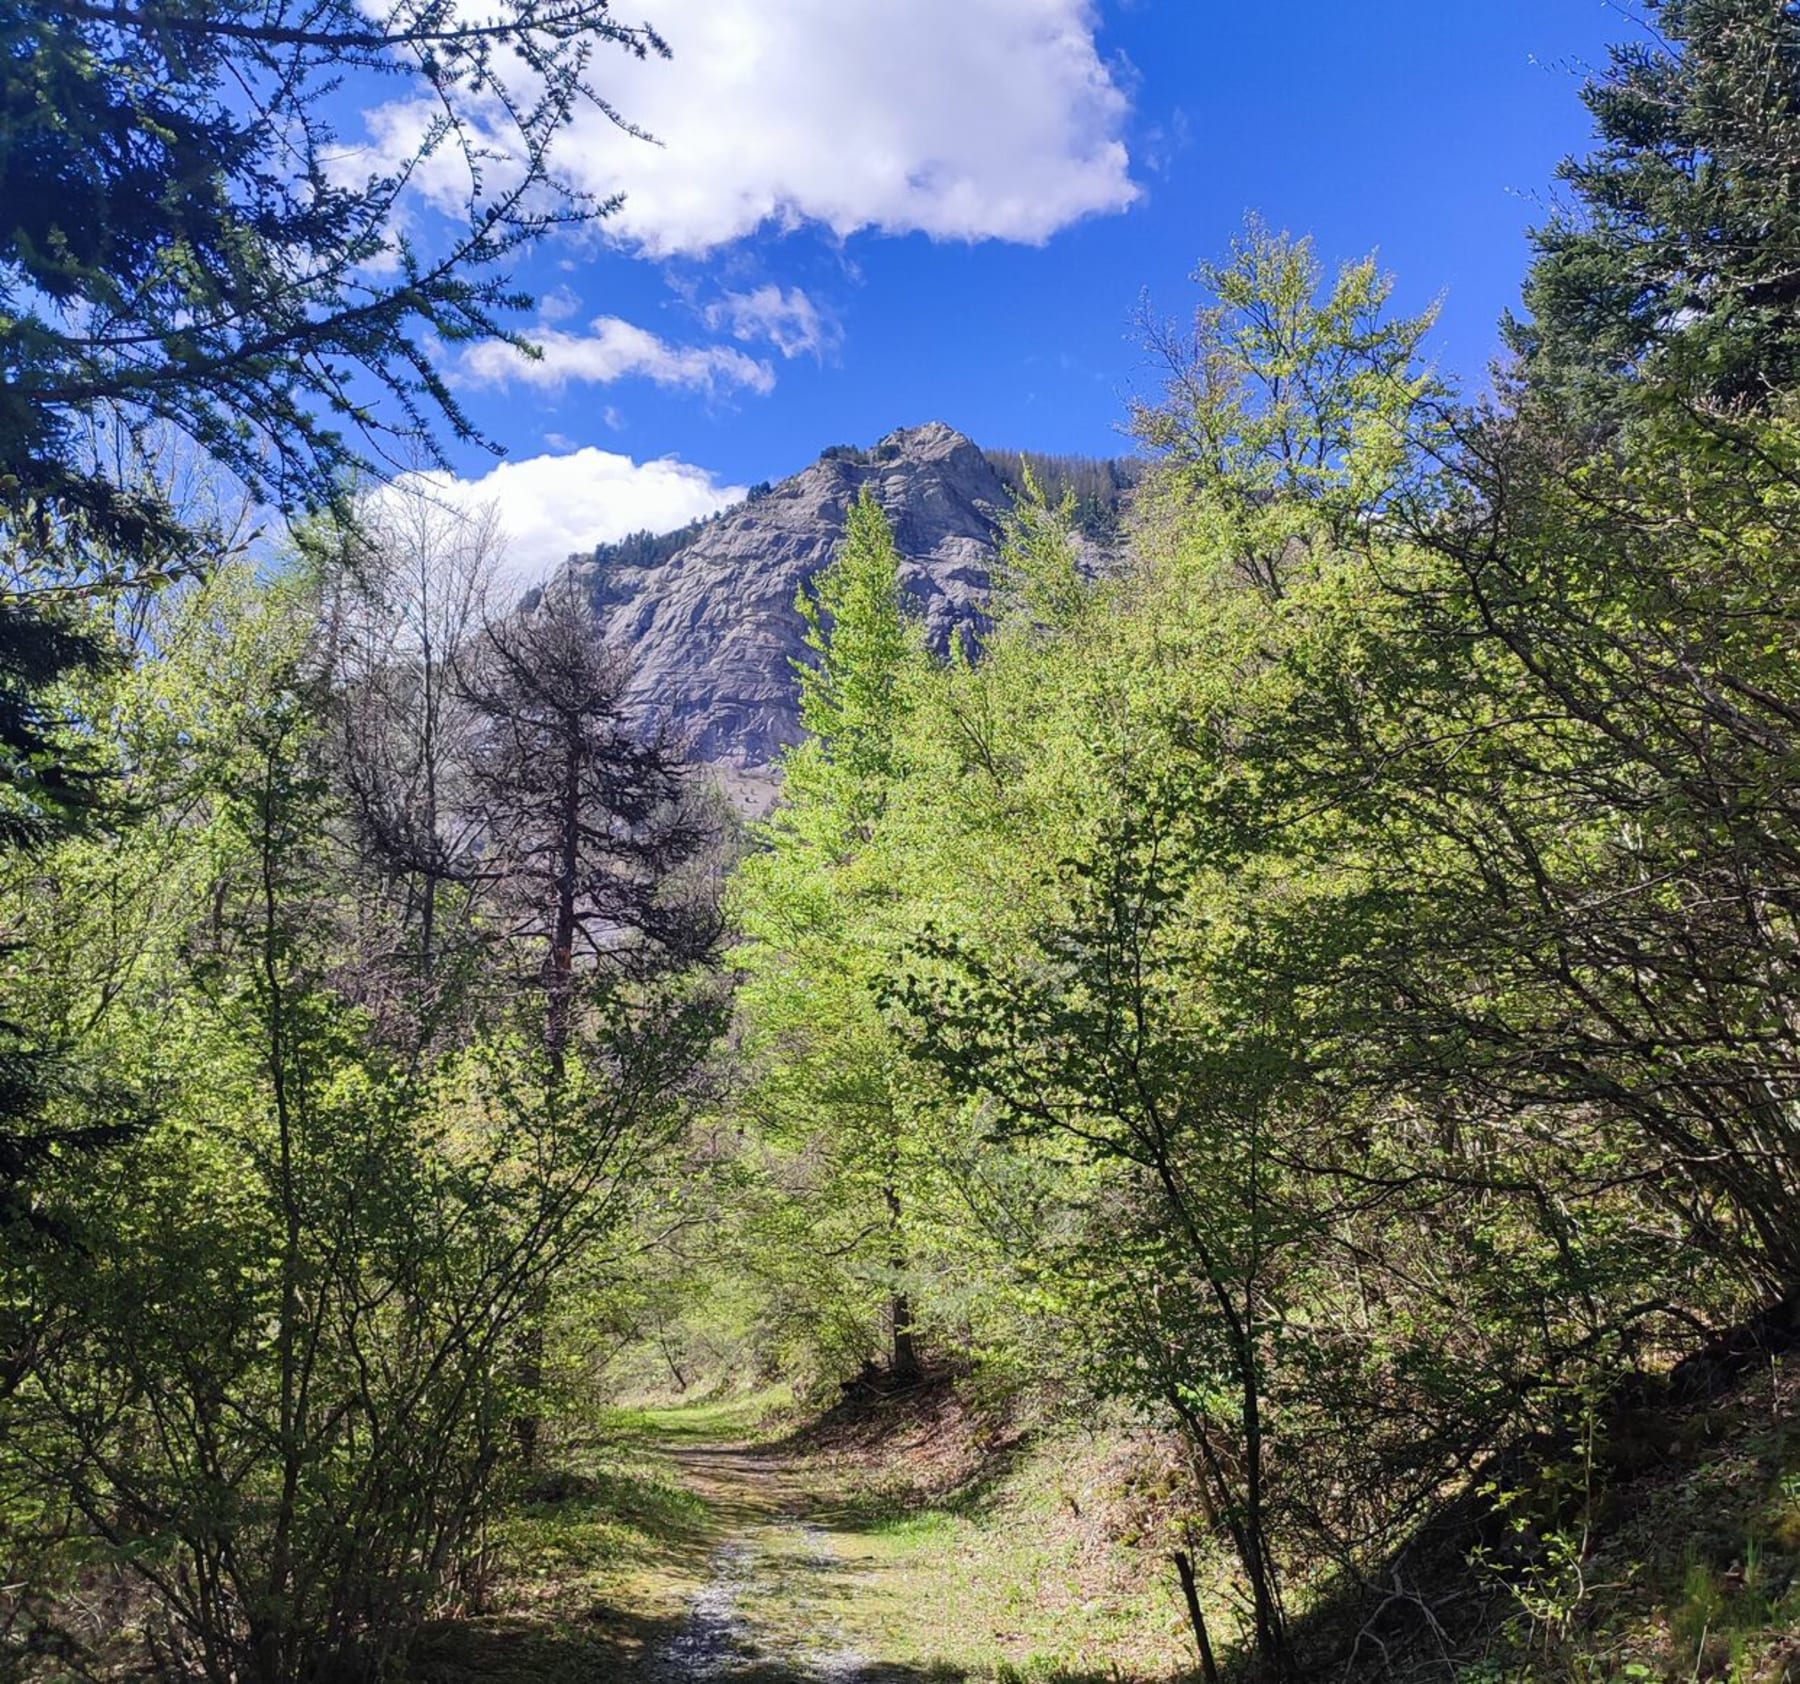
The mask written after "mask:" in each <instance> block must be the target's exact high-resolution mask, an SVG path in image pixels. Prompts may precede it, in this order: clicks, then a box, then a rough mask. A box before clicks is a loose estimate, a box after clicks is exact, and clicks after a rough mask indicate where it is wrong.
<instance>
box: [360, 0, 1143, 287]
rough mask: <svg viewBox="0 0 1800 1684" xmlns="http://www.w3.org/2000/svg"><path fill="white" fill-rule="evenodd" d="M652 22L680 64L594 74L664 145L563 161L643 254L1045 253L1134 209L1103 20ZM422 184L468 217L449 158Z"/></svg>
mask: <svg viewBox="0 0 1800 1684" xmlns="http://www.w3.org/2000/svg"><path fill="white" fill-rule="evenodd" d="M646 9H647V10H648V11H649V12H650V13H651V15H652V21H653V22H654V23H655V25H656V27H657V29H658V30H659V31H660V32H661V33H662V34H663V35H664V37H665V38H666V39H667V40H668V42H669V44H670V46H671V47H672V48H673V50H674V57H673V59H672V60H668V61H665V60H660V59H649V60H645V61H641V62H640V61H635V60H630V59H626V58H624V57H623V56H610V57H609V56H607V55H604V54H603V55H601V57H600V58H599V59H597V60H596V62H595V64H594V66H593V67H592V70H591V72H590V74H591V75H592V76H593V78H594V79H595V81H596V84H597V85H598V86H599V88H600V90H601V91H602V92H603V93H604V94H605V95H606V96H607V97H608V98H609V99H610V100H611V101H612V102H613V104H614V105H615V106H617V107H618V109H619V110H620V111H621V112H622V113H623V114H624V115H625V116H626V117H628V118H629V119H630V120H631V121H633V122H635V123H637V124H638V125H640V126H641V127H642V128H644V129H647V130H648V131H649V132H650V133H651V134H653V135H654V136H655V137H656V139H657V140H658V141H659V142H660V145H656V146H651V145H647V144H645V143H644V142H643V141H642V140H637V139H634V138H633V137H631V136H630V135H627V134H625V133H623V132H622V131H621V130H620V129H618V128H617V127H616V126H614V125H612V124H611V123H609V122H607V121H606V119H605V118H604V117H603V116H602V115H601V114H599V113H597V112H593V111H584V112H583V113H582V114H581V115H580V116H579V117H578V119H577V121H576V123H575V125H574V127H573V129H572V130H571V131H570V132H569V133H568V134H567V135H566V136H565V137H564V139H563V143H562V145H561V146H560V148H559V156H558V162H559V164H560V166H561V168H562V169H563V170H564V171H565V172H567V173H568V174H569V176H570V177H571V178H572V179H573V180H574V181H575V182H576V184H578V185H579V186H581V187H584V188H587V189H589V190H591V191H592V192H594V193H596V194H598V195H601V196H607V195H611V194H613V193H615V192H623V193H624V194H625V195H626V202H625V205H624V207H623V209H622V210H620V211H619V212H618V213H617V214H616V215H615V216H614V217H613V218H612V219H611V220H610V221H609V222H608V224H607V227H608V230H609V231H610V233H611V235H612V237H613V238H615V239H617V240H620V241H622V242H623V243H625V244H627V245H630V246H632V247H635V248H637V249H638V250H640V251H642V252H644V253H646V254H648V255H651V256H657V257H668V256H674V255H678V254H698V253H703V252H706V251H709V250H712V249H713V248H715V247H717V246H720V245H723V244H726V243H728V242H730V241H732V240H736V239H740V238H742V237H743V236H745V235H747V234H750V233H752V232H754V231H755V230H756V229H758V228H760V227H763V226H765V225H769V224H772V225H775V226H777V227H793V226H797V225H799V224H802V223H818V224H823V225H824V226H825V227H827V228H829V229H831V230H832V231H833V232H834V233H836V234H837V235H839V236H840V237H843V236H847V235H849V234H851V233H854V232H856V231H858V230H860V229H865V228H875V229H880V230H882V231H883V232H886V233H894V234H898V233H913V232H919V233H925V234H929V235H931V236H933V237H934V238H940V239H959V240H979V239H1003V240H1017V241H1025V242H1029V243H1038V242H1041V241H1043V240H1046V239H1048V238H1049V237H1050V236H1051V235H1052V234H1054V233H1056V232H1057V230H1058V229H1061V228H1064V227H1067V226H1068V225H1069V224H1070V223H1071V222H1075V221H1077V220H1079V219H1080V218H1082V217H1085V216H1090V215H1094V214H1096V213H1100V212H1108V211H1119V210H1123V209H1124V208H1125V207H1126V206H1127V205H1128V204H1130V203H1131V202H1132V200H1133V199H1134V198H1135V197H1136V196H1137V188H1136V187H1135V186H1134V185H1133V183H1132V181H1131V175H1130V160H1129V158H1128V156H1127V153H1126V149H1125V145H1124V143H1123V141H1122V140H1121V138H1120V133H1121V130H1122V129H1123V126H1124V123H1125V119H1126V117H1127V115H1128V112H1129V105H1130V100H1129V96H1128V94H1127V92H1126V91H1125V89H1124V88H1122V87H1121V86H1120V83H1119V80H1118V78H1117V77H1116V76H1115V74H1114V71H1113V69H1112V67H1109V66H1108V65H1107V64H1106V63H1105V62H1104V61H1103V60H1102V59H1101V57H1100V55H1099V51H1098V49H1097V46H1096V43H1095V38H1094V25H1095V19H1094V4H1093V0H911V3H910V4H908V5H907V6H905V7H903V8H894V7H889V6H874V5H869V4H865V3H863V0H655V3H654V4H651V3H650V0H646ZM430 114H431V107H430V105H429V104H428V103H427V102H424V101H419V102H411V103H401V104H396V105H390V106H386V107H382V108H378V109H377V110H376V111H374V112H372V113H371V115H370V129H371V134H372V135H373V136H374V137H375V139H376V142H377V144H378V146H380V147H381V148H382V149H383V150H389V151H391V150H392V149H394V148H401V149H405V148H406V147H407V146H408V144H409V142H416V140H417V138H418V137H420V136H422V135H423V134H424V133H425V132H426V125H427V124H428V122H429V120H430ZM490 173H492V172H491V171H490ZM419 179H420V180H421V182H422V184H423V185H424V186H425V188H426V190H427V191H428V192H430V193H431V194H432V195H433V196H435V197H436V198H437V199H438V200H439V201H440V203H441V204H442V205H443V206H444V208H446V209H453V208H459V209H466V203H467V195H468V180H467V176H466V175H459V171H458V170H457V168H455V167H454V165H453V160H452V159H451V158H450V155H449V152H448V149H446V150H445V151H442V152H440V153H439V154H438V156H437V158H435V159H433V160H432V161H431V162H430V164H429V165H428V167H427V168H426V169H425V170H424V171H422V172H421V174H420V177H419Z"/></svg>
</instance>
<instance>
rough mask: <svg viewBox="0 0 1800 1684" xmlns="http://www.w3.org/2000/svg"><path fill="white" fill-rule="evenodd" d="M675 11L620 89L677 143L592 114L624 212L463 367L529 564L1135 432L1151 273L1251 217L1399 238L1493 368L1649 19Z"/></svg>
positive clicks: (1355, 239)
mask: <svg viewBox="0 0 1800 1684" xmlns="http://www.w3.org/2000/svg"><path fill="white" fill-rule="evenodd" d="M642 5H643V7H644V9H645V11H646V13H647V15H648V16H649V18H650V21H651V22H652V23H653V24H655V25H656V27H657V28H658V29H659V30H661V31H662V32H663V33H664V34H665V35H666V36H667V37H668V38H669V40H670V43H671V45H672V46H673V48H674V58H673V59H672V60H671V61H670V62H668V63H654V62H653V63H647V64H637V63H633V62H629V61H626V60H623V59H618V60H615V61H608V60H606V59H602V60H601V61H600V63H599V64H598V66H597V71H596V80H597V81H598V82H599V83H600V84H601V85H602V87H603V88H604V91H605V92H606V93H607V95H608V96H609V97H610V98H611V99H612V100H613V102H614V103H615V104H616V105H617V106H618V107H619V108H620V109H621V110H622V111H623V112H625V113H626V114H627V115H628V116H631V117H633V118H635V119H637V120H639V121H641V122H642V123H644V124H645V126H646V127H648V128H650V129H651V130H653V131H654V132H655V133H656V134H657V135H658V137H659V139H660V140H661V142H662V144H661V146H659V147H655V148H652V147H649V146H647V145H645V144H643V143H642V142H638V141H634V140H631V139H629V138H628V137H625V136H623V135H619V134H617V133H616V132H612V131H609V130H607V129H606V128H605V126H604V125H602V124H600V123H599V122H598V121H596V120H589V121H586V122H584V124H583V125H582V126H581V127H579V128H578V129H577V131H576V132H575V133H574V134H573V135H571V137H570V144H569V147H568V149H567V151H566V154H565V162H566V164H567V166H568V167H569V168H570V169H571V170H572V172H573V173H574V174H575V175H576V176H577V177H578V178H579V179H580V180H582V181H583V182H584V183H586V184H588V185H591V186H594V187H596V188H601V189H611V188H614V187H617V188H622V189H623V190H624V192H625V193H626V195H627V201H626V206H625V209H624V211H623V212H622V213H621V215H620V216H619V217H617V218H616V219H614V221H613V222H612V223H611V224H609V225H608V226H607V228H606V229H605V230H604V231H603V232H602V233H600V234H599V235H593V234H590V235H588V236H585V237H583V238H581V239H579V240H574V241H569V240H561V241H558V242H557V243H554V244H552V245H548V246H546V247H544V248H542V249H541V250H539V251H538V252H536V253H535V254H533V256H532V257H531V258H530V260H529V261H528V262H527V263H526V264H525V265H524V266H523V267H522V269H521V271H520V275H519V278H520V280H521V281H522V282H523V283H524V284H525V285H526V286H527V287H529V288H530V289H531V290H533V291H535V292H536V293H537V294H539V296H540V297H541V298H542V299H543V301H544V308H543V311H542V313H541V314H540V315H538V316H536V317H534V318H531V319H529V321H528V323H527V326H528V327H529V328H530V329H531V330H532V331H533V332H534V337H537V338H538V339H540V340H541V342H542V343H543V344H544V345H545V349H546V357H545V360H544V362H543V363H541V364H538V365H535V366H534V367H532V368H529V369H522V368H520V367H519V366H518V365H517V364H516V362H515V361H514V360H513V359H512V357H511V355H510V353H507V352H505V351H504V349H503V348H501V347H497V346H496V347H487V348H485V349H477V350H476V351H474V352H473V353H471V352H468V351H464V352H463V353H461V354H460V355H459V357H457V358H456V359H454V360H453V363H454V366H453V369H452V372H453V377H454V379H455V381H456V383H457V385H458V388H459V392H460V394H461V396H462V397H463V398H464V400H465V401H466V402H467V404H468V406H469V409H470V411H471V412H472V414H473V415H474V416H475V418H476V419H477V421H478V422H479V424H480V425H481V426H482V427H483V428H484V429H485V430H486V431H487V432H488V433H489V434H490V435H491V436H492V437H494V438H495V439H496V440H498V441H499V442H500V443H502V444H503V445H505V447H506V450H507V457H508V460H507V463H506V465H505V466H503V467H502V468H501V469H500V470H499V472H498V473H495V472H494V471H493V467H494V465H493V463H492V461H491V459H488V458H484V457H482V456H480V455H479V454H478V453H476V452H469V453H467V454H466V455H464V456H462V457H460V458H459V460H458V468H459V472H460V473H461V475H462V477H463V481H464V487H463V488H462V490H463V494H464V495H466V496H468V497H471V498H483V499H489V498H491V499H493V500H495V501H496V502H497V503H498V504H499V507H500V513H501V518H502V520H503V522H504V523H505V524H506V525H507V526H508V527H509V528H510V529H511V530H512V532H513V535H514V546H515V561H516V562H517V564H518V565H519V566H521V567H522V568H524V569H525V570H528V571H529V570H536V569H537V568H539V567H541V566H544V565H547V564H548V563H549V562H552V561H554V560H556V559H558V558H560V556H561V555H562V554H564V553H566V552H567V551H568V550H570V549H573V548H578V547H583V548H584V547H587V546H589V545H591V544H592V543H593V542H595V541H596V540H598V539H601V538H607V537H612V536H616V535H618V534H619V533H621V532H623V531H626V530H631V529H634V528H636V527H638V526H644V525H648V526H652V527H655V526H668V525H676V524H679V523H680V522H681V521H682V520H684V519H686V518H689V517H691V516H692V515H693V514H696V513H701V512H705V511H706V510H708V509H710V508H712V507H716V506H719V505H720V504H721V503H723V502H724V501H726V500H728V499H730V498H731V497H732V496H733V495H735V488H738V487H741V486H743V485H745V484H747V483H750V482H752V481H755V480H759V479H775V478H779V477H781V476H782V475H784V474H787V473H790V472H793V471H795V470H796V469H798V468H800V467H802V466H804V465H805V464H806V463H808V462H809V461H811V460H812V458H813V457H814V456H815V455H816V454H817V453H818V451H819V450H820V449H821V448H823V447H824V446H826V445H829V444H836V443H859V444H867V443H870V442H872V441H873V440H874V439H876V438H877V437H879V436H880V435H881V434H883V433H885V432H887V431H889V430H890V429H892V428H894V427H896V426H901V425H908V424H912V423H916V422H920V421H924V420H928V419H943V420H946V421H949V422H951V423H952V424H953V425H955V426H958V427H960V428H962V429H963V430H964V431H966V432H968V433H970V434H971V435H973V436H974V437H975V438H977V439H978V440H980V441H981V442H983V443H987V444H994V445H1012V446H1029V447H1033V448H1037V449H1044V450H1069V451H1084V452H1091V453H1096V454H1113V453H1117V452H1118V451H1120V450H1122V449H1123V448H1124V441H1123V440H1122V439H1121V438H1120V436H1119V434H1118V432H1117V424H1118V421H1119V419H1120V417H1121V415H1122V413H1123V409H1124V401H1125V396H1126V394H1127V393H1128V392H1129V391H1130V390H1132V389H1133V388H1134V387H1140V386H1142V385H1143V384H1144V383H1145V381H1146V379H1147V371H1145V370H1144V369H1142V367H1141V366H1140V361H1139V355H1138V352H1137V350H1136V347H1135V345H1134V343H1133V341H1132V337H1131V333H1130V319H1131V316H1132V312H1133V310H1134V308H1135V306H1136V304H1137V301H1138V299H1139V296H1140V294H1141V293H1143V292H1144V291H1146V290H1147V291H1148V293H1149V294H1150V297H1151V299H1152V300H1153V302H1154V303H1155V304H1156V305H1157V306H1158V307H1159V308H1160V309H1162V310H1163V311H1164V312H1166V313H1171V314H1173V313H1185V312H1186V311H1188V310H1189V309H1191V307H1192V305H1193V303H1194V301H1195V296H1196V295H1195V293H1194V289H1193V287H1192V286H1191V284H1190V282H1189V280H1188V276H1189V275H1190V273H1191V271H1192V269H1193V267H1194V265H1195V263H1196V261H1197V260H1199V259H1200V258H1201V257H1203V256H1213V255H1217V254H1220V253H1221V252H1223V251H1224V249H1225V248H1226V247H1227V246H1228V244H1229V242H1230V240H1231V238H1232V236H1233V234H1234V233H1235V232H1236V231H1237V230H1238V229H1239V228H1240V227H1241V226H1242V223H1243V219H1244V216H1245V214H1246V213H1247V212H1257V213H1259V214H1261V215H1262V216H1263V217H1264V218H1265V219H1266V220H1267V221H1268V222H1270V223H1271V224H1273V225H1275V226H1277V227H1282V228H1286V229H1289V230H1291V231H1293V232H1295V233H1306V234H1310V235H1312V236H1313V237H1314V239H1315V240H1316V242H1317V245H1318V248H1319V251H1320V255H1321V256H1322V257H1323V258H1324V259H1325V260H1326V261H1327V262H1328V263H1336V262H1338V261H1340V260H1343V259H1348V258H1352V257H1355V256H1358V255H1361V254H1362V253H1365V252H1367V251H1369V250H1371V249H1375V250H1378V251H1379V254H1380V258H1381V261H1382V263H1383V265H1384V267H1386V268H1388V269H1390V270H1391V271H1393V272H1394V274H1395V275H1396V277H1397V280H1398V292H1397V302H1398V304H1399V306H1400V307H1401V308H1404V309H1408V310H1412V309H1417V308H1421V307H1423V306H1424V305H1426V304H1427V303H1429V302H1430V301H1431V300H1432V299H1434V298H1437V297H1439V296H1440V295H1441V296H1442V298H1443V305H1444V314H1443V319H1442V323H1441V325H1440V328H1439V331H1438V334H1437V336H1436V340H1435V356H1436V359H1437V361H1438V363H1439V366H1440V367H1441V368H1443V369H1444V370H1446V371H1447V372H1450V373H1452V374H1454V375H1456V376H1457V377H1458V378H1459V379H1461V380H1462V381H1463V382H1464V384H1465V386H1468V385H1479V384H1480V383H1481V382H1482V381H1483V380H1484V378H1485V371H1486V367H1487V364H1488V362H1489V360H1490V359H1491V358H1492V356H1493V355H1494V354H1495V352H1496V350H1497V347H1498V335H1497V329H1496V323H1497V320H1498V317H1499V315H1500V313H1501V311H1502V310H1503V309H1505V308H1506V307H1507V306H1508V305H1510V304H1513V303H1514V302H1515V301H1516V299H1517V295H1518V284H1519V278H1520V275H1521V273H1522V271H1523V267H1524V263H1525V259H1526V243H1525V230H1526V228H1527V227H1528V226H1529V224H1530V223H1531V222H1533V221H1534V220H1536V219H1538V218H1539V217H1540V216H1541V215H1542V213H1543V210H1544V207H1545V204H1546V202H1547V197H1548V194H1549V192H1550V188H1551V178H1552V172H1553V170H1554V168H1555V165H1556V163H1557V161H1558V159H1559V158H1561V157H1562V156H1563V155H1565V154H1566V153H1568V152H1570V151H1572V150H1579V149H1581V148H1582V147H1583V146H1584V145H1585V143H1586V139H1587V134H1588V121H1587V114H1586V111H1585V109H1584V107H1583V106H1582V104H1581V102H1580V99H1579V97H1578V96H1579V86H1580V81H1581V77H1582V75H1583V73H1584V71H1585V70H1587V69H1588V68H1591V67H1593V66H1596V65H1598V64H1599V63H1601V62H1602V61H1603V60H1604V57H1605V50H1606V45H1607V43H1609V42H1612V41H1617V40H1620V39H1623V38H1626V37H1628V36H1629V35H1631V34H1632V33H1633V32H1634V28H1635V26H1634V24H1633V21H1632V19H1631V18H1630V16H1629V15H1628V14H1627V13H1626V12H1625V11H1624V10H1622V9H1620V8H1619V7H1618V6H1615V5H1608V4H1602V3H1599V0H1435V3H1434V0H1361V4H1357V5H1346V4H1343V3H1341V0H1340V3H1332V4H1328V3H1325V0H1263V3H1261V4H1257V5H1243V4H1236V3H1226V0H1103V3H1101V4H1098V5H1095V4H1090V3H1089V0H908V3H907V4H906V5H895V4H872V3H869V0H642ZM620 11H621V13H623V11H624V8H620ZM404 119H405V113H404V110H403V109H402V108H393V109H390V110H389V111H386V112H377V113H376V114H375V123H376V126H377V127H378V128H380V127H381V126H382V125H383V124H386V125H387V126H388V129H389V130H390V132H394V133H400V134H404Z"/></svg>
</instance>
